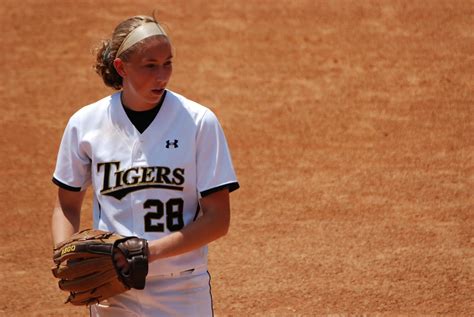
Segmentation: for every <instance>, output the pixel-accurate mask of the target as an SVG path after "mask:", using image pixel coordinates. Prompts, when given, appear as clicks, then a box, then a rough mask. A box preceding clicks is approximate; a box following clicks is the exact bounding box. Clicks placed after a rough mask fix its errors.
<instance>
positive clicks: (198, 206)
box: [193, 203, 201, 222]
mask: <svg viewBox="0 0 474 317" xmlns="http://www.w3.org/2000/svg"><path fill="white" fill-rule="evenodd" d="M200 210H201V205H199V203H198V204H197V207H196V213H195V214H194V218H193V222H194V221H196V219H197V217H198V215H199V211H200Z"/></svg>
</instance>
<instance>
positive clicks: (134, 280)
mask: <svg viewBox="0 0 474 317" xmlns="http://www.w3.org/2000/svg"><path fill="white" fill-rule="evenodd" d="M115 247H116V248H118V249H120V251H122V252H123V254H124V255H125V257H126V259H127V262H128V264H129V270H128V272H127V273H126V274H125V273H123V272H119V270H117V274H118V275H119V277H120V278H121V280H122V282H123V283H124V284H125V285H126V286H128V287H130V288H136V289H144V288H145V282H146V276H147V274H148V242H147V240H145V239H140V238H137V237H125V238H123V239H119V240H117V241H115V243H114V248H115Z"/></svg>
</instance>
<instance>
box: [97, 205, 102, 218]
mask: <svg viewBox="0 0 474 317" xmlns="http://www.w3.org/2000/svg"><path fill="white" fill-rule="evenodd" d="M97 205H98V206H99V219H100V217H101V216H102V206H101V205H100V203H99V201H97Z"/></svg>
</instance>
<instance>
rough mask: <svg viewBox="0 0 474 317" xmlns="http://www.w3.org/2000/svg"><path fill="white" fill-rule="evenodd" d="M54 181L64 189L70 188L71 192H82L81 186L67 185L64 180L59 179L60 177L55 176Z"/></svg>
mask: <svg viewBox="0 0 474 317" xmlns="http://www.w3.org/2000/svg"><path fill="white" fill-rule="evenodd" d="M52 181H53V183H54V184H56V185H57V186H59V187H61V188H62V189H66V190H69V191H71V192H80V191H81V187H73V186H69V185H66V184H64V183H63V182H61V181H59V180H58V179H56V178H54V177H53V179H52Z"/></svg>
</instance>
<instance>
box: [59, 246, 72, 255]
mask: <svg viewBox="0 0 474 317" xmlns="http://www.w3.org/2000/svg"><path fill="white" fill-rule="evenodd" d="M75 250H76V246H75V245H71V246H68V247H65V248H64V249H62V251H61V255H64V254H66V253H69V252H74V251H75Z"/></svg>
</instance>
